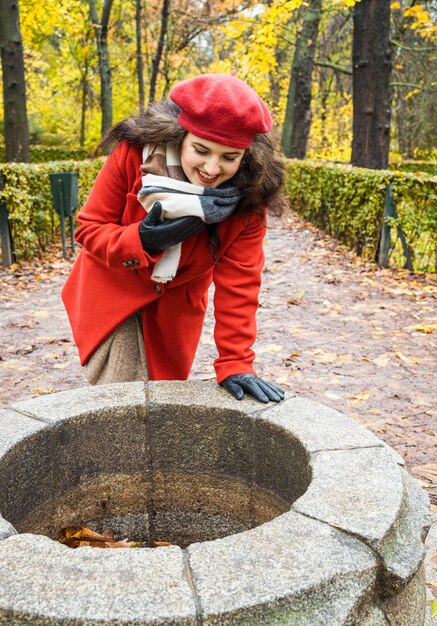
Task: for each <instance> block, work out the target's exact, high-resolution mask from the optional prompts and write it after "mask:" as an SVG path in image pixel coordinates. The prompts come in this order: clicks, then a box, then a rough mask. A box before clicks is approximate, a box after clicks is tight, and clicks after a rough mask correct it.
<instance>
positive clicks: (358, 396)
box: [351, 391, 370, 402]
mask: <svg viewBox="0 0 437 626" xmlns="http://www.w3.org/2000/svg"><path fill="white" fill-rule="evenodd" d="M369 395H370V394H369V392H368V391H362V392H361V393H359V394H352V396H351V397H352V398H354V400H360V401H361V402H362V401H363V400H367V399H368V397H369Z"/></svg>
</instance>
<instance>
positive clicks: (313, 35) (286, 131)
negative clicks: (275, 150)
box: [282, 0, 322, 159]
mask: <svg viewBox="0 0 437 626" xmlns="http://www.w3.org/2000/svg"><path fill="white" fill-rule="evenodd" d="M306 4H307V6H306V8H305V10H304V13H303V24H302V29H301V31H300V33H299V36H298V38H297V41H296V50H295V52H294V58H293V67H292V69H291V78H290V85H289V89H288V98H287V108H286V111H285V120H284V126H283V130H282V149H283V151H284V153H285V155H286V156H288V157H294V158H297V159H304V158H305V155H306V149H307V143H308V136H309V133H310V127H311V81H312V74H313V67H314V66H313V59H314V52H315V48H316V40H317V34H318V30H319V22H320V16H321V14H322V0H309V1H308V2H307V3H306Z"/></svg>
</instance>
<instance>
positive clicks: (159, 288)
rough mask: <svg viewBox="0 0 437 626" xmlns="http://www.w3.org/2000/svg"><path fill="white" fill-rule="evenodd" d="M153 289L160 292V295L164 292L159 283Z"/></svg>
mask: <svg viewBox="0 0 437 626" xmlns="http://www.w3.org/2000/svg"><path fill="white" fill-rule="evenodd" d="M153 289H154V290H155V292H156V293H157V294H158V296H160V295H161V294H162V289H161V287H160V286H159V285H153Z"/></svg>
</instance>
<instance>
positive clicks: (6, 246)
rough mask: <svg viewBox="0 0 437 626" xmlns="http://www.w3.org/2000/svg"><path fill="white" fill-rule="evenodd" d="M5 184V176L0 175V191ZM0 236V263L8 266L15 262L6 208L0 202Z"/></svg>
mask: <svg viewBox="0 0 437 626" xmlns="http://www.w3.org/2000/svg"><path fill="white" fill-rule="evenodd" d="M4 186H5V177H4V176H2V175H0V191H1V190H3V188H4ZM0 238H1V246H2V265H3V267H10V266H11V265H12V263H15V261H16V258H15V253H14V247H13V243H12V232H11V225H10V223H9V220H8V210H7V208H6V205H5V204H0Z"/></svg>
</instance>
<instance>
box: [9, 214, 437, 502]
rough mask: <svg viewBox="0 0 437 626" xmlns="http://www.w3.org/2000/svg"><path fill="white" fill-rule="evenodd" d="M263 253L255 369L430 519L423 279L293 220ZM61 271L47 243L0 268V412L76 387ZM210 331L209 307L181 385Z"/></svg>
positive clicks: (429, 284) (204, 351)
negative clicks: (331, 418)
mask: <svg viewBox="0 0 437 626" xmlns="http://www.w3.org/2000/svg"><path fill="white" fill-rule="evenodd" d="M265 252H266V265H265V270H264V273H263V287H262V291H261V297H260V308H259V313H258V328H259V333H258V340H257V343H256V352H257V360H256V363H255V365H256V369H257V371H258V373H259V374H260V375H262V376H265V377H266V378H268V379H269V380H271V381H274V382H278V383H279V384H281V385H283V386H284V387H286V388H288V389H291V390H293V391H294V392H296V393H298V394H301V395H303V396H306V397H309V398H311V399H313V400H316V401H318V402H321V403H324V404H327V405H329V406H331V407H333V408H335V409H337V410H339V411H342V412H344V413H346V414H347V415H349V416H350V417H352V418H353V419H355V420H357V421H358V422H360V423H361V424H364V425H365V426H367V427H368V428H369V429H371V430H372V431H373V432H374V433H375V434H376V435H377V436H378V437H380V438H382V439H383V440H384V441H386V443H388V444H389V445H391V446H392V447H393V448H395V449H396V450H397V452H398V453H399V454H400V455H401V456H402V457H403V458H404V459H405V460H406V463H407V466H408V469H409V470H410V471H411V472H412V473H413V475H414V476H415V477H416V478H417V479H418V480H419V481H420V483H421V484H422V486H423V487H424V488H425V489H426V490H427V491H428V493H429V495H430V497H431V501H432V502H433V510H434V512H435V511H436V510H437V507H436V505H437V484H436V483H437V464H436V437H437V435H436V423H437V417H436V416H437V410H436V402H435V399H436V398H435V390H436V380H435V371H436V360H435V354H436V350H435V347H436V346H435V343H436V342H435V337H437V326H436V320H435V311H436V309H435V296H436V294H437V288H436V283H435V280H434V279H433V278H432V277H431V276H429V275H428V276H419V275H413V274H409V273H408V272H406V271H391V270H381V269H378V268H376V267H375V266H374V264H372V263H370V262H365V261H363V260H361V259H360V258H357V257H356V256H355V255H354V254H353V253H352V252H350V251H349V250H347V249H346V248H344V247H342V246H340V245H339V244H338V243H336V242H335V241H334V240H332V239H331V238H330V237H328V236H327V235H325V234H323V233H321V232H320V231H319V230H318V229H316V228H314V227H313V226H311V225H309V224H307V223H305V222H303V221H302V220H301V219H300V218H298V217H296V216H294V215H291V216H289V217H287V219H285V220H284V221H283V223H282V224H281V223H279V222H278V221H272V222H271V224H270V225H269V229H268V231H267V235H266V240H265ZM70 267H71V261H64V260H63V259H62V257H61V255H60V253H59V248H56V249H55V250H54V251H53V250H52V251H51V252H50V253H49V254H48V255H47V256H46V258H45V259H44V260H39V261H35V260H34V261H32V262H29V263H20V264H18V265H15V266H13V267H12V268H11V269H9V270H5V269H0V280H1V292H0V294H1V308H0V408H3V407H6V406H8V405H9V404H10V403H11V402H14V401H18V400H21V399H27V398H30V397H35V396H38V395H41V394H45V393H52V392H54V391H61V390H64V389H69V388H72V387H78V386H82V385H84V384H85V381H84V377H83V373H82V370H81V367H80V365H79V363H78V359H77V354H76V349H75V347H74V344H73V342H72V339H71V333H70V329H69V325H68V321H67V317H66V314H65V312H64V309H63V306H62V303H61V300H60V289H61V287H62V285H63V283H64V281H65V278H66V276H67V275H68V272H69V270H70ZM210 309H211V307H210ZM96 323H98V322H97V321H96ZM434 331H435V332H434ZM212 332H213V315H212V311H211V310H209V312H208V316H207V320H206V324H205V329H204V332H203V335H202V339H201V344H200V346H199V350H198V353H197V356H196V360H195V362H194V366H193V371H192V375H191V377H192V378H196V379H199V378H200V379H208V378H213V377H214V370H213V365H212V363H213V360H214V358H215V355H216V351H215V346H214V341H213V335H212ZM433 390H434V397H433Z"/></svg>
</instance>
